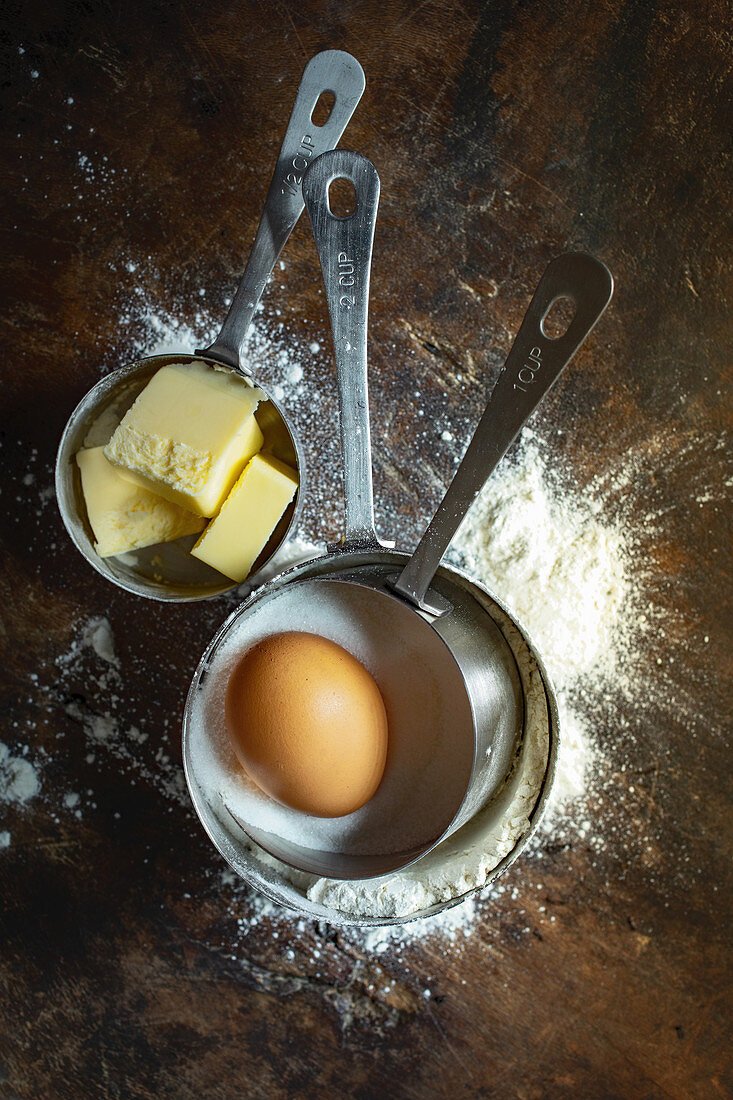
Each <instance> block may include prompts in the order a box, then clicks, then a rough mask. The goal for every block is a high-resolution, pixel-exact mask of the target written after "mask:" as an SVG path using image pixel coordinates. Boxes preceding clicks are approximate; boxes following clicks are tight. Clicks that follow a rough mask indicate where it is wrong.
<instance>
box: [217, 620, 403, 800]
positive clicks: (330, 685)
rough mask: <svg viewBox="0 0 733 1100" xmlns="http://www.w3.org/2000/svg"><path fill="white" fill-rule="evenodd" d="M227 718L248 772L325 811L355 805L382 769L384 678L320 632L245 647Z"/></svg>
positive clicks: (273, 792) (276, 792)
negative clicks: (381, 683)
mask: <svg viewBox="0 0 733 1100" xmlns="http://www.w3.org/2000/svg"><path fill="white" fill-rule="evenodd" d="M226 724H227V730H228V732H229V737H230V739H231V741H232V745H233V746H234V750H235V752H236V754H237V756H238V758H239V760H240V762H241V764H242V765H243V767H244V768H245V770H246V772H247V774H248V775H249V776H250V778H251V779H252V780H254V782H255V783H257V785H258V786H259V787H261V789H262V790H263V791H265V792H266V793H267V794H268V795H270V797H271V798H274V799H276V800H277V801H278V802H281V803H284V804H285V805H286V806H291V807H293V808H294V809H296V810H302V811H304V812H306V813H310V814H313V815H315V816H317V817H341V816H343V815H345V814H350V813H353V812H354V811H355V810H357V809H359V807H360V806H363V805H364V804H365V803H366V802H368V801H369V799H370V798H371V797H372V796H373V795H374V793H375V792H376V790H377V788H378V786H379V784H380V782H381V779H382V776H383V774H384V767H385V763H386V759H387V741H388V729H387V713H386V710H385V706H384V701H383V699H382V696H381V694H380V691H379V688H378V687H377V684H376V682H375V681H374V679H373V677H372V676H371V675H370V673H369V672H368V671H367V670H366V669H365V668H364V666H363V665H362V664H361V663H360V662H359V661H358V660H357V659H356V657H354V656H353V655H352V654H351V653H349V652H348V651H347V650H345V649H343V648H342V647H341V646H340V645H337V644H336V643H335V642H332V641H329V640H328V639H326V638H321V637H319V636H318V635H315V634H307V633H300V632H288V633H283V634H275V635H273V636H271V637H269V638H265V639H264V640H263V641H261V642H259V643H258V644H257V645H255V646H253V647H252V649H250V650H249V651H248V652H247V653H246V654H245V655H244V656H243V658H242V659H241V660H240V661H239V663H238V664H237V666H236V667H235V669H234V671H233V673H232V675H231V678H230V680H229V684H228V686H227V694H226Z"/></svg>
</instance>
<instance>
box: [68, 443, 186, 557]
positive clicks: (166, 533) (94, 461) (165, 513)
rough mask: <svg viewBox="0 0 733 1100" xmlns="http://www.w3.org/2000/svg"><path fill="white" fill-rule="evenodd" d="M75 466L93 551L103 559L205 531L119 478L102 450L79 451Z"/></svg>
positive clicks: (180, 510)
mask: <svg viewBox="0 0 733 1100" xmlns="http://www.w3.org/2000/svg"><path fill="white" fill-rule="evenodd" d="M76 462H77V465H78V467H79V471H80V473H81V487H82V490H83V492H84V501H85V503H86V506H87V516H88V517H89V523H90V524H91V527H92V530H93V531H94V537H95V539H96V542H95V545H94V549H95V550H96V552H97V553H98V554H99V556H100V557H101V558H108V557H110V555H112V554H124V553H125V552H126V551H128V550H139V549H140V548H141V547H143V546H154V545H155V544H156V543H158V542H171V541H172V540H173V539H177V538H180V537H181V536H182V535H195V534H198V532H199V531H201V529H202V528H203V526H204V522H205V521H204V520H203V519H202V518H201V517H200V516H195V515H194V514H193V513H192V512H187V511H185V510H184V509H183V508H181V507H179V505H177V504H171V503H170V502H169V501H167V500H163V498H162V497H159V496H156V495H155V494H154V493H151V492H150V491H149V490H148V489H143V488H142V487H141V486H140V485H135V484H134V483H133V482H132V481H130V480H128V479H127V478H126V477H123V476H122V475H121V474H120V472H119V470H118V469H117V468H116V467H115V466H113V465H112V464H111V463H110V462H108V461H107V459H106V458H105V457H104V447H91V448H88V449H87V450H83V451H79V452H78V454H77V455H76Z"/></svg>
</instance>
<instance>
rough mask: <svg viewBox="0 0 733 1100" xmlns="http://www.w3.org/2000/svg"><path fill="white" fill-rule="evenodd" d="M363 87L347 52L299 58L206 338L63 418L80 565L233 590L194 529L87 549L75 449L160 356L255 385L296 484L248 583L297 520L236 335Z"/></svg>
mask: <svg viewBox="0 0 733 1100" xmlns="http://www.w3.org/2000/svg"><path fill="white" fill-rule="evenodd" d="M364 87H365V78H364V72H363V70H362V67H361V65H360V64H359V62H358V61H357V60H356V58H354V57H352V56H351V55H350V54H348V53H344V52H343V51H341V50H326V51H324V52H323V53H319V54H317V55H316V56H315V57H313V58H312V59H311V60H310V61H309V62H308V64H307V65H306V67H305V71H304V73H303V77H302V79H301V81H300V85H299V87H298V91H297V94H296V97H295V104H294V106H293V111H292V114H291V116H290V121H289V123H288V127H287V131H286V133H285V137H284V139H283V143H282V147H281V149H280V153H279V155H278V159H277V164H276V167H275V172H274V175H273V178H272V182H271V183H270V188H269V191H268V193H267V198H266V201H265V207H264V210H263V213H262V217H261V219H260V223H259V226H258V229H257V234H256V236H255V240H254V244H253V246H252V251H251V253H250V256H249V259H248V261H247V265H246V267H245V270H244V274H243V276H242V280H241V282H240V284H239V287H238V289H237V292H236V294H235V296H234V299H233V301H232V304H231V307H230V309H229V312H228V314H227V317H226V319H225V321H224V324H223V325H222V329H221V332H220V333H219V335H218V336H217V338H216V340H215V341H214V343H213V344H211V346H210V347H208V348H204V349H203V350H200V351H196V353H195V354H193V355H184V354H176V355H154V356H150V357H148V358H145V359H141V360H138V361H136V362H134V363H130V364H128V365H127V366H124V367H121V368H120V369H118V370H115V371H113V372H112V373H111V374H109V375H107V376H106V377H105V378H103V379H102V380H101V381H100V382H98V383H97V384H96V385H95V386H94V387H93V388H92V389H91V390H90V391H89V392H88V393H87V394H86V396H85V397H84V398H83V399H82V400H81V401H80V402H79V404H78V405H77V407H76V409H75V410H74V412H73V413H72V414H71V416H70V418H69V420H68V422H67V425H66V428H65V429H64V433H63V435H62V437H61V442H60V444H59V449H58V454H57V458H56V498H57V500H58V504H59V510H60V512H61V517H62V519H63V521H64V524H65V526H66V529H67V531H68V532H69V535H70V536H71V539H72V541H73V542H74V544H75V546H76V547H77V549H78V550H79V551H80V552H81V554H82V555H83V556H84V557H85V558H86V560H87V561H88V562H89V564H90V565H92V566H93V567H94V568H95V569H96V570H97V572H98V573H101V575H102V576H103V577H106V579H107V580H110V581H112V582H113V584H116V585H118V586H119V587H120V588H124V589H125V590H126V591H127V592H133V593H135V594H136V595H139V596H147V597H149V598H150V599H155V600H163V601H188V600H200V599H205V598H207V597H209V596H217V595H219V594H221V593H222V592H226V591H228V590H229V589H232V588H236V587H237V585H236V582H234V581H232V580H230V579H229V578H228V577H225V576H223V574H221V573H219V572H218V571H217V570H215V569H212V568H211V567H209V566H208V565H206V564H205V563H204V562H201V561H199V560H198V559H197V558H194V557H193V556H192V555H191V554H190V553H188V551H189V550H190V548H191V546H192V545H193V543H194V542H195V540H196V538H197V537H198V536H195V535H194V536H188V537H187V538H183V539H177V540H176V541H175V542H170V543H161V544H158V545H156V546H152V547H146V548H144V549H141V550H135V551H132V552H130V553H128V554H124V555H118V556H116V557H109V558H100V557H99V555H98V554H97V553H96V551H95V550H94V539H93V534H92V531H91V527H90V525H89V521H88V518H87V513H86V507H85V504H84V496H83V493H82V487H81V478H80V475H79V470H78V467H77V464H76V462H75V455H76V453H77V451H79V450H81V448H82V447H83V446H84V445H85V443H86V444H87V445H91V446H95V445H101V444H103V443H107V442H108V440H109V438H110V436H111V434H112V432H113V431H114V428H115V427H116V425H117V424H118V423H119V421H120V420H121V419H122V417H123V416H124V414H125V412H127V410H128V409H129V408H130V406H131V405H132V404H133V402H134V401H135V399H136V397H137V396H138V394H139V393H140V392H141V391H142V390H143V389H144V387H145V386H146V385H147V383H148V382H149V381H150V379H151V378H152V377H153V375H154V374H155V373H156V372H157V371H158V370H160V369H161V367H164V366H166V365H168V364H170V363H192V362H194V361H199V362H204V363H207V364H209V365H211V366H212V367H213V366H216V367H217V368H219V369H221V368H222V367H224V368H228V369H231V370H233V371H235V372H237V373H239V374H240V375H242V376H243V377H244V378H245V379H246V380H247V381H248V382H249V384H250V385H255V384H256V385H257V386H258V388H259V389H260V390H261V391H262V393H263V397H264V400H262V401H261V402H260V404H259V406H258V409H257V412H256V414H255V415H256V417H257V420H258V423H259V425H260V428H261V430H262V433H263V436H264V439H265V442H264V445H263V451H264V452H265V453H269V454H272V455H274V456H275V457H276V458H279V459H281V460H282V461H283V462H286V463H287V464H288V465H289V466H291V467H294V468H296V469H297V470H298V475H299V488H298V492H297V493H296V496H295V499H294V500H293V502H292V503H291V504H290V505H289V506H288V508H287V509H286V511H285V513H284V515H283V517H282V519H281V520H280V522H279V524H278V526H277V527H276V529H275V531H274V532H273V534H272V536H271V537H270V539H269V541H268V543H267V545H266V546H265V548H264V549H263V551H262V553H261V554H260V556H259V557H258V559H257V561H256V562H255V563H254V566H253V570H252V573H251V574H250V577H248V578H247V580H248V583H251V582H252V581H253V580H255V579H256V575H257V573H259V571H260V570H261V569H262V568H263V567H264V566H265V565H266V564H267V562H268V561H269V560H270V559H271V558H272V557H273V555H274V554H275V553H276V552H277V550H278V549H279V547H280V546H281V545H282V543H283V542H284V541H285V540H286V539H287V537H288V535H289V533H290V532H291V530H292V529H293V528H294V526H295V524H296V522H297V518H298V515H299V513H300V510H301V506H302V499H303V483H304V480H305V465H304V456H303V450H302V447H301V445H300V442H299V440H298V438H297V436H296V434H295V431H294V429H293V426H292V423H291V422H290V419H289V417H288V416H287V415H286V413H285V412H284V410H283V409H282V408H281V407H280V405H279V403H278V402H277V401H275V400H274V399H273V398H272V396H271V395H270V394H269V393H268V392H267V390H266V389H265V388H264V387H263V386H261V385H260V384H259V383H256V382H255V380H254V378H253V375H252V370H251V368H250V366H249V365H248V363H247V361H246V349H245V340H246V335H247V331H248V329H249V326H250V324H251V322H252V318H253V316H254V313H255V310H256V308H257V306H258V304H259V302H260V299H261V297H262V294H263V292H264V289H265V286H266V285H267V281H268V279H269V277H270V275H271V273H272V270H273V268H274V266H275V263H276V261H277V259H278V257H279V255H280V253H281V252H282V249H283V247H284V246H285V243H286V241H287V239H288V237H289V236H290V234H291V232H292V230H293V228H294V227H295V224H296V222H297V221H298V218H299V217H300V215H301V213H302V212H303V193H302V179H303V174H304V172H305V169H306V168H307V167H308V165H309V164H310V163H311V162H312V160H313V159H314V158H315V157H317V156H318V155H319V154H320V153H322V152H324V151H325V150H327V149H331V148H333V146H335V145H336V144H337V143H338V141H339V139H340V138H341V135H342V134H343V132H344V130H345V128H346V126H347V124H348V122H349V120H350V119H351V116H352V114H353V113H354V110H355V109H356V105H357V104H358V102H359V100H360V98H361V96H362V93H363V91H364ZM329 92H330V93H331V94H332V95H333V96H334V103H333V105H332V108H331V111H330V114H329V116H328V118H327V120H326V121H325V123H324V124H323V125H322V126H318V125H317V124H316V123H314V122H313V118H312V115H313V111H314V109H315V106H316V104H317V103H318V100H319V98H320V97H321V95H323V93H329Z"/></svg>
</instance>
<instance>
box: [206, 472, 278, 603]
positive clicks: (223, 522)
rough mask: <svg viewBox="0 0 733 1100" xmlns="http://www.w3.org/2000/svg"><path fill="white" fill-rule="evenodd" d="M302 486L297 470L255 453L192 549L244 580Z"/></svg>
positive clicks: (224, 570) (207, 560) (212, 564)
mask: <svg viewBox="0 0 733 1100" xmlns="http://www.w3.org/2000/svg"><path fill="white" fill-rule="evenodd" d="M297 488H298V475H297V473H296V472H295V470H292V469H291V468H290V467H289V466H286V465H285V463H284V462H280V461H279V459H277V458H272V457H271V456H270V455H255V456H254V458H253V459H252V461H251V462H250V463H249V465H248V466H247V467H246V468H245V471H244V473H243V474H242V476H241V477H240V479H239V481H238V482H237V484H236V485H235V486H234V488H233V489H232V491H231V493H230V494H229V496H228V497H227V499H226V500H225V501H224V504H223V505H222V508H221V511H220V512H219V515H218V516H217V517H216V519H214V520H212V521H211V523H210V524H209V526H208V527H207V528H206V530H205V531H204V533H203V535H202V536H201V538H200V539H199V540H198V542H197V543H196V545H195V546H194V548H193V549H192V551H191V553H192V554H193V555H194V556H195V557H197V558H200V559H201V561H205V562H207V564H208V565H211V566H213V567H214V569H218V570H219V572H220V573H224V575H225V576H227V577H231V579H232V580H233V581H243V580H244V579H245V577H247V576H248V575H249V573H250V572H251V570H252V566H253V565H254V563H255V561H256V560H257V557H258V556H259V554H260V553H261V552H262V549H263V548H264V546H265V544H266V543H267V540H268V539H269V537H270V535H271V534H272V532H273V531H274V530H275V528H276V527H277V524H278V520H279V519H280V517H281V516H282V514H283V512H284V511H285V509H286V508H287V506H288V504H289V503H290V501H291V500H292V499H293V497H294V496H295V492H296V490H297Z"/></svg>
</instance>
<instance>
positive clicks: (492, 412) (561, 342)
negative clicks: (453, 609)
mask: <svg viewBox="0 0 733 1100" xmlns="http://www.w3.org/2000/svg"><path fill="white" fill-rule="evenodd" d="M612 294H613V277H612V275H611V272H610V271H609V270H608V268H607V267H606V265H605V264H603V263H601V261H600V260H597V259H595V257H593V256H588V255H586V254H585V253H582V252H573V253H567V254H565V255H563V256H558V257H557V259H555V260H552V262H551V263H550V264H548V266H547V268H546V270H545V273H544V275H543V276H542V278H541V279H540V282H539V285H538V287H537V290H536V291H535V293H534V295H533V297H532V301H531V302H530V305H529V309H528V310H527V312H526V314H525V316H524V320H523V321H522V324H521V327H520V329H519V332H518V333H517V336H516V339H515V341H514V343H513V345H512V348H511V351H510V352H509V355H508V356H507V360H506V363H505V364H504V367H503V368H502V371H501V373H500V374H499V377H498V379H497V381H496V385H495V386H494V388H493V390H492V391H491V394H490V396H489V402H488V405H487V406H486V409H485V410H484V413H483V416H482V417H481V419H480V421H479V423H478V426H477V428H476V431H475V432H474V435H473V438H472V439H471V442H470V443H469V445H468V448H467V450H466V453H465V454H464V456H463V460H462V461H461V464H460V466H459V467H458V469H457V470H456V473H455V475H454V477H453V480H452V481H451V483H450V485H449V486H448V490H447V492H446V494H445V496H444V497H443V500H442V502H441V503H440V505H439V507H438V510H437V512H436V513H435V515H434V516H433V518H432V520H431V521H430V524H429V525H428V528H427V530H426V531H425V534H424V535H423V536H422V538H421V539H420V542H419V543H418V545H417V548H416V549H415V552H414V554H413V555H412V557H411V559H410V561H409V562H408V564H407V566H406V567H405V569H404V570H403V571H402V573H401V574H400V576H399V577H398V578H396V579H395V580H394V581H392V582H390V583H391V585H392V587H393V588H394V591H395V592H397V593H399V594H400V595H401V596H404V597H405V599H408V600H410V602H411V603H414V604H415V606H416V607H419V608H421V610H423V611H428V612H430V613H431V614H435V615H442V614H445V612H446V611H447V610H448V608H446V606H445V601H444V600H441V599H440V598H437V599H436V596H435V593H433V592H431V591H430V584H431V582H432V579H433V577H434V575H435V570H436V569H437V568H438V564H439V563H440V561H441V559H442V557H443V555H444V554H445V552H446V550H447V549H448V547H449V546H450V544H451V542H452V541H453V537H454V536H455V534H456V531H457V530H458V528H459V526H460V524H461V521H462V520H463V518H464V516H465V515H466V513H467V512H468V510H469V508H470V507H471V505H472V504H473V502H474V500H475V499H476V497H477V496H478V494H479V492H480V491H481V489H482V487H483V485H484V483H485V482H486V480H487V479H488V478H489V477H490V475H491V474H492V473H493V471H494V470H495V469H496V466H497V465H498V464H499V462H500V461H501V459H502V458H503V457H504V455H505V454H506V452H507V451H508V449H509V447H510V446H511V444H512V443H513V441H514V440H515V439H516V437H517V435H518V434H519V432H520V431H521V428H522V425H523V424H524V423H525V422H526V421H527V420H528V419H529V417H530V416H531V415H532V413H533V412H534V411H535V409H536V408H537V406H538V405H539V404H540V402H541V401H542V400H543V398H544V397H545V395H546V394H547V392H548V391H549V389H550V387H551V386H552V385H553V383H554V382H555V381H556V379H557V378H558V377H559V375H560V373H561V372H562V371H563V370H564V368H565V367H566V366H567V364H568V363H569V362H570V360H571V359H572V357H573V356H574V355H575V353H576V351H577V350H578V348H579V347H580V345H581V344H582V343H583V341H584V340H585V338H586V337H587V336H588V334H589V333H590V331H591V330H592V329H593V327H594V326H595V324H596V322H597V321H598V319H599V318H600V317H601V315H602V313H603V311H604V310H605V308H606V306H607V305H608V303H609V302H610V300H611V295H612ZM562 299H569V300H570V302H571V303H572V304H573V306H574V314H573V317H572V320H571V321H570V324H569V326H568V327H567V329H566V330H565V332H564V333H563V334H562V335H560V336H558V337H557V338H553V337H551V336H548V335H547V333H546V332H545V329H544V323H545V320H546V318H547V317H548V314H549V313H550V311H551V309H552V307H553V306H554V304H555V303H556V302H558V301H560V300H562Z"/></svg>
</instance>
